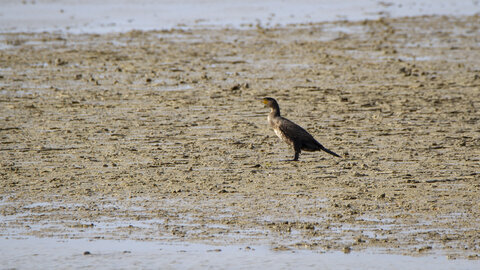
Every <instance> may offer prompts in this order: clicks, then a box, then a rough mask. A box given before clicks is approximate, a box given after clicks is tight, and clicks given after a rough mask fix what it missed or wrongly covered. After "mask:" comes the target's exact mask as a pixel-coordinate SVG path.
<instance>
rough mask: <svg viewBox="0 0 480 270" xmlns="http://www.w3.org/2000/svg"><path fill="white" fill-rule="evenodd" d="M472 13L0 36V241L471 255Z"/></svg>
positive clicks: (477, 218) (477, 121) (478, 154)
mask: <svg viewBox="0 0 480 270" xmlns="http://www.w3.org/2000/svg"><path fill="white" fill-rule="evenodd" d="M479 25H480V17H479V16H463V17H453V16H420V17H408V18H395V19H394V18H382V19H380V20H367V21H361V22H348V21H340V22H329V23H318V24H298V25H289V26H286V27H273V28H264V27H262V26H260V25H259V26H257V27H250V28H246V29H229V28H215V29H212V28H210V29H201V28H192V29H172V30H168V31H147V32H143V31H131V32H127V33H115V34H102V35H95V34H77V35H74V34H67V33H3V34H0V41H1V42H0V46H1V47H2V48H1V50H0V162H1V169H0V177H1V182H0V186H1V189H0V199H1V200H0V214H1V216H0V221H1V222H0V228H1V229H0V236H2V237H9V238H23V237H29V236H36V237H55V238H75V239H76V238H85V239H133V240H144V241H160V242H169V241H182V242H192V243H193V242H195V243H213V244H220V245H233V244H235V245H238V244H245V245H252V244H265V245H269V246H271V248H272V249H275V250H290V249H291V250H296V249H314V250H320V251H329V250H343V251H344V252H350V251H355V250H364V249H378V250H381V251H382V252H391V253H399V254H408V255H417V254H430V253H435V254H444V255H446V256H448V257H449V258H470V259H478V258H479V256H480V45H479V44H480V28H479ZM265 96H269V97H274V98H276V99H277V101H278V102H279V104H280V108H281V110H282V114H283V116H285V117H287V118H289V119H290V120H292V121H294V122H296V123H298V124H300V125H301V126H303V127H304V128H305V129H306V130H308V131H309V132H310V133H311V134H312V135H314V137H315V138H316V139H317V140H318V141H319V142H321V143H322V144H323V145H324V146H325V147H327V148H329V149H331V150H332V151H334V152H336V153H338V154H340V155H341V156H342V158H335V157H332V156H330V155H328V154H326V153H321V152H315V153H308V152H306V153H302V155H301V156H300V161H299V162H291V161H287V160H288V159H291V158H292V157H293V150H292V149H290V148H289V147H288V146H287V145H286V144H284V143H283V142H281V141H280V140H279V139H278V138H277V137H276V136H275V134H274V132H273V131H272V130H271V129H270V128H269V127H268V125H267V120H266V118H267V114H268V109H266V108H265V107H264V105H263V104H262V102H261V98H263V97H265Z"/></svg>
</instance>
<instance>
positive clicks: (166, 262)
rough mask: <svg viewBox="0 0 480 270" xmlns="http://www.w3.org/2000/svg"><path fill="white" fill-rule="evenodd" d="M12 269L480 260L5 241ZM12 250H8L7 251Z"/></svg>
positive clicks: (406, 264) (452, 264)
mask: <svg viewBox="0 0 480 270" xmlns="http://www.w3.org/2000/svg"><path fill="white" fill-rule="evenodd" d="M0 247H2V248H0V251H1V253H0V260H1V261H2V266H3V267H5V268H7V269H12V268H19V269H39V268H42V269H47V268H58V266H59V265H61V268H93V267H95V268H99V269H120V268H122V269H125V268H137V269H158V268H161V269H170V268H172V269H173V268H174V269H179V268H181V269H199V268H209V269H252V268H264V267H265V268H267V267H268V268H274V269H291V268H293V267H295V268H300V269H427V268H433V269H453V268H455V269H474V268H475V267H477V266H478V262H477V261H469V260H448V259H447V258H445V257H439V256H422V257H410V256H402V255H390V254H376V253H373V252H351V253H349V254H344V253H342V252H326V253H324V252H318V251H308V250H301V251H273V250H271V249H270V248H268V247H266V246H247V245H242V246H238V245H232V246H215V245H203V244H194V243H171V244H165V243H161V242H148V241H132V240H121V241H117V240H87V239H54V238H26V239H5V238H3V239H0ZM6 247H8V248H6Z"/></svg>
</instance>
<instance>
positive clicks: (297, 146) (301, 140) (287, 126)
mask: <svg viewBox="0 0 480 270" xmlns="http://www.w3.org/2000/svg"><path fill="white" fill-rule="evenodd" d="M262 102H263V103H264V104H265V105H266V107H269V108H270V114H269V115H268V118H267V119H268V123H269V124H270V126H271V127H272V128H273V131H275V134H276V135H277V136H278V137H279V138H280V139H282V141H284V142H286V143H287V144H288V145H290V146H292V147H293V150H294V151H295V156H294V158H293V160H292V161H298V158H299V157H300V153H301V152H302V150H304V151H309V152H313V151H325V152H327V153H329V154H330V155H333V156H336V157H340V155H338V154H336V153H335V152H333V151H331V150H329V149H327V148H325V147H324V146H323V145H322V144H320V143H319V142H318V141H317V140H315V138H313V136H312V135H310V133H308V132H307V131H306V130H305V129H303V128H302V127H301V126H299V125H297V124H295V123H294V122H292V121H290V120H288V119H287V118H284V117H282V116H281V115H280V107H279V106H278V103H277V101H276V100H275V99H274V98H270V97H265V98H263V100H262Z"/></svg>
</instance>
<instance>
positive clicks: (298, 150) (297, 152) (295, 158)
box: [292, 145, 302, 161]
mask: <svg viewBox="0 0 480 270" xmlns="http://www.w3.org/2000/svg"><path fill="white" fill-rule="evenodd" d="M293 148H294V149H295V157H294V158H293V160H292V161H298V157H299V156H300V152H301V151H302V150H301V149H300V147H298V146H296V145H295V146H294V147H293Z"/></svg>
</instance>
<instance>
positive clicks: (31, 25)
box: [0, 0, 479, 33]
mask: <svg viewBox="0 0 480 270" xmlns="http://www.w3.org/2000/svg"><path fill="white" fill-rule="evenodd" d="M1 5H2V12H1V13H0V32H1V31H7V32H22V31H27V32H29V31H33V32H39V31H67V32H71V33H84V32H89V33H107V32H118V31H121V32H125V31H130V30H154V29H170V28H173V27H177V28H178V27H180V28H181V27H192V26H201V27H203V26H209V27H212V26H217V27H218V26H220V27H225V26H228V27H245V26H246V27H251V26H253V27H255V26H256V25H259V26H262V27H272V26H277V25H282V26H285V25H287V24H292V23H310V22H325V21H338V20H364V19H376V18H379V17H388V16H392V17H401V16H418V15H423V14H435V15H471V14H474V13H475V12H478V10H479V4H478V1H474V0H471V1H455V0H446V1H445V0H444V1H440V2H439V1H435V0H422V1H418V0H417V1H414V0H406V1H401V2H400V3H396V2H394V1H377V0H342V1H333V2H332V1H313V0H301V1H295V2H292V1H275V0H267V1H260V2H259V1H253V0H248V1H231V0H230V1H218V0H207V1H200V2H199V1H195V0H182V1H152V0H142V1H135V4H132V3H131V2H130V1H125V0H123V1H112V0H110V1H102V2H101V3H99V2H97V1H41V0H40V1H3V2H2V4H1ZM19 14H22V16H19Z"/></svg>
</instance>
